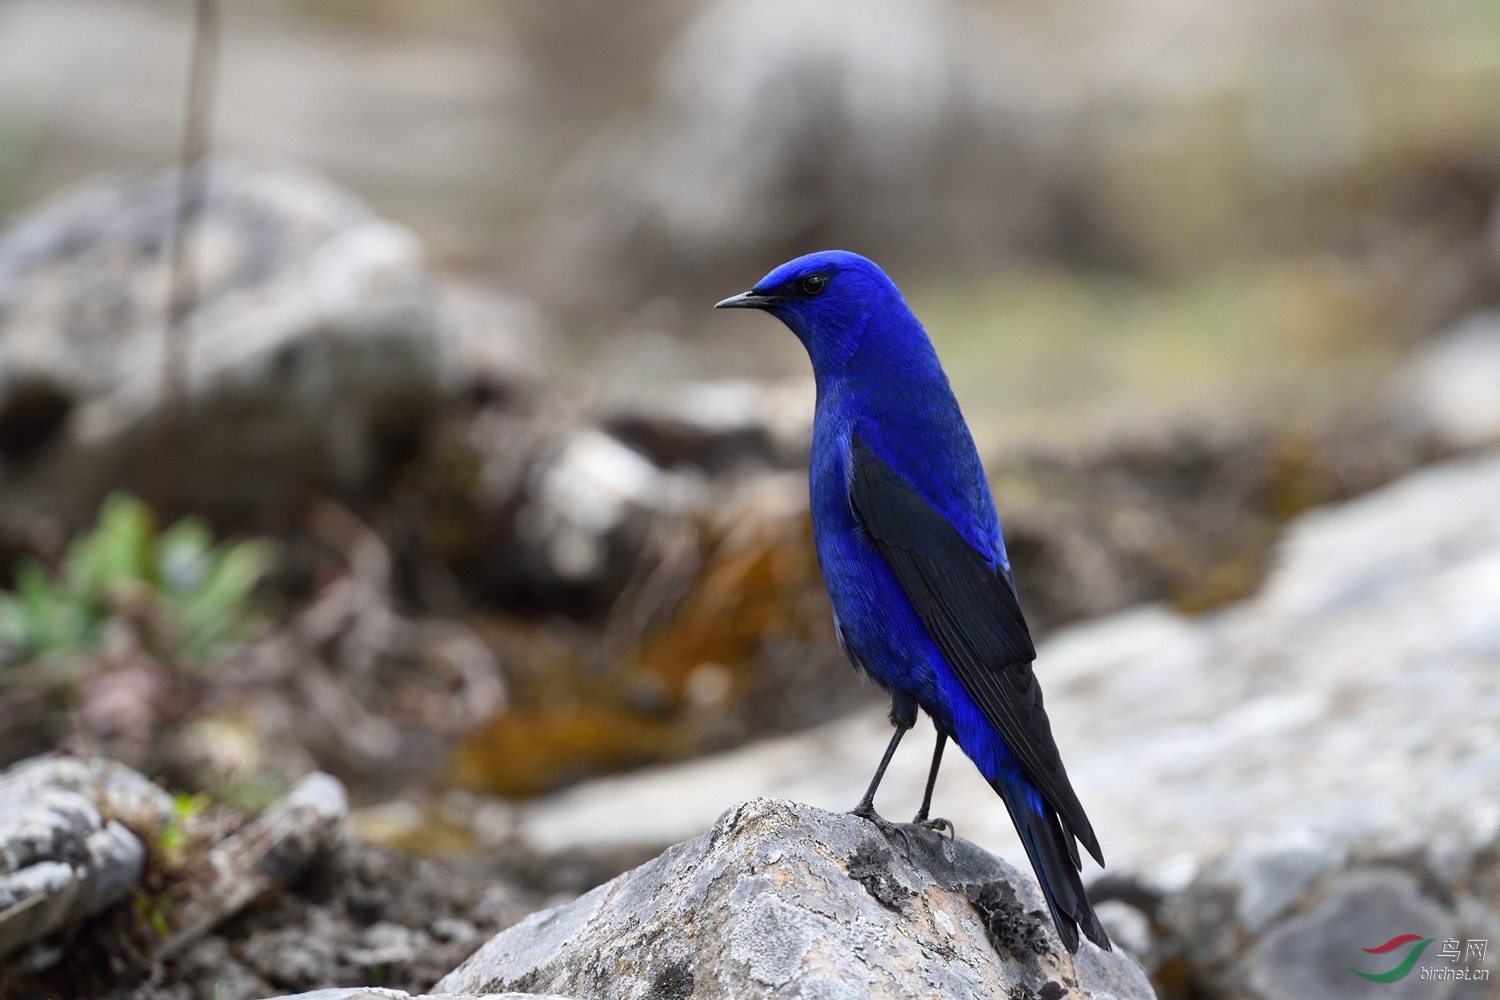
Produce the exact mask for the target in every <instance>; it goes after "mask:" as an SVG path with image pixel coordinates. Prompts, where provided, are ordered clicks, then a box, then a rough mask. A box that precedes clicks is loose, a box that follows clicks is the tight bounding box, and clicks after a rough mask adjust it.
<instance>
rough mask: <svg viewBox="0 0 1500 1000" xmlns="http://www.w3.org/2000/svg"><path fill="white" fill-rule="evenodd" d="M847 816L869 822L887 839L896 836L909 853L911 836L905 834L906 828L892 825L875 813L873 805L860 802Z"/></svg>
mask: <svg viewBox="0 0 1500 1000" xmlns="http://www.w3.org/2000/svg"><path fill="white" fill-rule="evenodd" d="M849 815H851V816H858V817H859V818H860V819H865V820H869V821H870V822H871V823H874V824H875V826H876V827H878V828H879V830H880V832H881V833H883V834H885V835H886V836H887V837H889V836H890V835H891V834H896V835H897V836H899V837H900V838H901V843H902V844H904V845H905V847H906V853H908V854H910V853H911V834H909V833H907V832H906V828H905V827H904V826H903V825H902V824H900V823H892V822H891V821H890V820H888V819H886V818H885V817H884V816H882V815H880V814H879V813H878V812H876V811H875V806H874V804H873V803H870V802H861V803H860V804H859V805H857V806H855V807H854V808H853V809H850V810H849Z"/></svg>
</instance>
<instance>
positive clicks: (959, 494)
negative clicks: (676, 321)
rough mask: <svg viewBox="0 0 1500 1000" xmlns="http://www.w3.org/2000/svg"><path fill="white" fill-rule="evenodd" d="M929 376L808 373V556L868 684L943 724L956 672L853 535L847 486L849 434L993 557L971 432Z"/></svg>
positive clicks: (881, 564) (991, 515)
mask: <svg viewBox="0 0 1500 1000" xmlns="http://www.w3.org/2000/svg"><path fill="white" fill-rule="evenodd" d="M933 364H934V366H935V365H936V358H935V357H934V358H933ZM936 376H937V377H936V379H932V378H930V377H928V376H927V373H925V372H923V371H921V370H920V369H918V370H917V371H903V372H899V373H895V377H892V378H887V379H875V380H871V379H868V378H861V379H858V380H852V379H830V380H820V384H819V387H818V407H817V411H816V415H815V417H814V424H813V448H812V456H811V458H812V460H811V463H810V470H809V471H810V475H811V483H810V487H811V500H812V517H813V534H814V539H815V543H816V546H817V551H818V561H819V564H820V565H821V567H822V570H823V578H824V581H825V582H826V584H827V587H828V596H829V599H830V601H831V602H832V604H833V612H834V618H835V621H836V622H837V624H838V628H839V632H840V639H841V641H842V642H843V644H844V647H845V649H846V650H847V651H848V652H849V654H850V657H851V658H852V659H853V660H855V661H856V663H857V665H858V666H859V667H860V668H861V669H863V670H864V671H866V672H867V673H868V674H870V676H871V677H873V678H874V679H875V680H876V681H877V682H879V683H880V684H881V685H883V686H884V687H886V688H887V689H889V690H892V691H898V692H901V693H904V694H908V695H911V696H912V697H914V698H916V700H917V701H918V702H919V703H920V704H921V705H922V707H923V708H925V709H926V710H927V711H928V712H929V713H930V714H932V715H933V716H934V718H935V719H936V720H937V721H938V723H939V724H940V725H941V726H943V727H944V728H945V729H950V730H951V729H952V728H953V725H952V720H951V718H950V702H952V701H953V700H954V699H953V695H954V688H955V686H956V684H957V682H956V679H955V677H954V675H953V672H952V670H951V668H949V667H948V665H947V663H946V661H945V660H944V659H943V655H942V652H941V651H940V650H939V648H938V646H937V643H936V642H934V641H933V639H932V636H931V635H930V634H929V633H928V631H927V628H926V626H925V625H923V623H922V621H921V619H920V618H918V616H917V613H916V610H915V609H914V608H913V607H912V605H911V602H910V600H909V599H908V598H907V596H906V594H905V592H904V591H903V590H902V589H901V585H900V583H899V582H898V581H897V579H896V577H895V574H894V573H893V572H892V571H891V568H890V566H889V565H888V564H887V562H886V560H885V557H884V556H882V555H881V554H880V552H879V551H878V550H877V549H876V548H875V546H874V545H873V544H872V543H871V542H870V540H869V539H868V538H867V537H866V536H865V535H864V533H863V530H862V529H861V527H860V525H859V523H858V521H857V519H856V517H855V515H854V511H853V509H852V507H851V506H850V501H849V487H848V484H849V474H850V461H851V458H850V456H851V442H852V440H853V438H854V437H855V436H856V435H857V436H858V437H859V438H860V439H861V440H862V441H864V443H865V444H866V445H868V446H869V447H870V448H871V449H872V450H874V451H875V453H876V454H878V455H879V456H880V457H881V458H882V459H884V460H885V461H886V462H887V464H889V465H890V466H891V468H892V469H893V470H895V471H896V473H897V474H899V475H900V476H901V477H902V478H903V479H905V480H907V482H909V483H911V484H912V485H913V486H914V487H915V488H916V489H917V491H918V492H919V493H920V494H921V495H922V496H923V498H924V499H926V500H927V502H928V503H930V504H931V505H932V506H933V507H934V508H935V509H936V510H938V511H939V512H941V513H942V514H943V515H944V516H945V517H946V518H947V519H948V520H949V522H950V523H952V524H953V525H954V526H955V527H956V528H958V529H959V531H960V533H961V534H963V535H964V537H965V538H966V539H968V541H969V543H970V544H971V545H973V546H974V547H975V548H976V549H977V550H978V551H979V552H981V553H983V554H984V555H985V557H986V559H987V560H988V561H989V562H990V563H991V564H992V565H1004V564H1005V551H1004V546H1003V544H1002V543H1001V540H1000V523H999V519H998V517H997V516H996V514H995V507H994V501H993V500H992V499H991V496H990V491H989V486H988V484H987V483H986V482H985V479H984V472H983V468H982V466H981V465H980V463H979V457H978V454H977V452H976V451H975V449H974V444H973V440H972V439H971V438H970V436H969V433H968V430H967V428H966V426H965V425H964V423H963V419H962V416H961V414H960V413H959V410H958V404H957V402H956V401H954V399H953V395H952V392H951V390H950V389H949V387H948V383H947V380H946V378H943V377H942V373H941V371H940V370H939V371H937V372H936ZM961 700H963V701H965V702H967V701H968V699H967V698H963V699H961ZM961 710H962V709H961V708H960V711H961Z"/></svg>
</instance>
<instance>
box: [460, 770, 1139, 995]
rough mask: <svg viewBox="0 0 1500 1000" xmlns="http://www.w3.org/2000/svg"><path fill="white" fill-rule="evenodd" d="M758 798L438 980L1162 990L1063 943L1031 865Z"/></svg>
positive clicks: (1119, 962) (678, 986)
mask: <svg viewBox="0 0 1500 1000" xmlns="http://www.w3.org/2000/svg"><path fill="white" fill-rule="evenodd" d="M909 837H910V840H909V842H907V843H903V841H902V839H901V838H900V837H895V836H892V837H886V836H884V835H883V834H882V833H881V832H880V830H879V828H877V827H876V826H874V825H873V824H871V823H869V822H867V821H865V820H862V819H858V818H856V817H853V816H850V815H847V814H842V813H829V812H825V811H823V810H821V809H815V808H813V807H811V806H805V805H801V804H797V803H792V802H786V801H780V800H769V799H760V800H756V801H754V802H749V803H745V804H742V805H740V806H737V807H735V808H733V809H731V810H730V811H729V812H726V813H725V814H724V815H723V816H722V817H721V818H720V819H719V821H718V822H717V823H716V824H715V825H714V827H713V828H712V829H711V830H710V831H709V832H708V833H706V834H705V835H703V836H702V837H701V838H699V839H697V840H695V841H690V842H687V843H684V844H679V845H677V846H676V847H673V848H671V849H670V850H668V851H667V852H666V853H664V854H662V855H661V856H660V857H658V858H656V859H655V860H653V861H651V862H648V863H647V864H645V865H642V866H641V867H640V868H637V869H635V870H633V871H630V872H627V873H626V874H624V875H621V876H620V877H619V878H617V879H615V880H614V881H612V882H609V883H607V884H605V885H603V886H600V887H599V888H597V889H595V890H594V891H592V892H590V893H588V894H587V895H585V896H583V897H581V898H579V899H577V900H575V901H573V902H571V903H568V904H566V905H563V906H559V907H555V908H553V909H551V910H547V911H544V912H542V913H537V914H533V915H532V916H530V917H528V918H527V919H526V920H524V921H522V922H521V923H520V924H518V925H516V926H515V927H512V928H510V929H509V930H507V931H505V932H503V933H501V934H499V935H498V936H496V937H495V938H493V939H491V940H490V941H489V943H487V944H486V945H484V946H483V947H482V948H480V949H479V951H478V952H476V953H475V954H474V955H473V956H472V957H471V958H470V959H469V960H468V961H466V962H465V963H464V964H462V965H461V966H459V967H458V968H457V969H455V970H454V971H453V972H452V973H451V974H449V975H448V976H446V977H444V978H443V980H442V981H440V982H439V983H438V984H437V986H436V987H435V988H436V989H437V990H439V991H449V992H455V993H462V994H475V993H485V992H489V991H493V990H504V989H519V990H558V991H562V992H563V993H568V994H573V995H576V996H585V997H589V998H590V1000H604V998H606V997H607V998H625V997H633V998H646V997H687V996H693V997H699V998H705V1000H707V998H714V997H770V996H807V997H909V996H940V997H944V998H962V997H993V996H1006V995H1012V996H1013V995H1022V991H1028V992H1025V994H1024V995H1028V996H1031V995H1035V996H1044V997H1049V998H1061V997H1064V996H1069V997H1099V998H1102V997H1153V996H1154V995H1155V994H1154V993H1153V992H1152V990H1151V987H1150V984H1149V983H1148V982H1147V980H1146V978H1145V976H1144V974H1143V973H1142V972H1141V971H1140V969H1139V968H1138V967H1137V966H1136V965H1135V964H1134V963H1133V962H1131V961H1130V960H1129V959H1128V958H1126V957H1124V956H1123V955H1120V954H1118V953H1106V952H1102V951H1100V950H1099V949H1097V948H1094V947H1093V946H1092V945H1090V944H1088V943H1086V942H1085V944H1084V946H1083V950H1082V951H1080V952H1079V953H1078V955H1076V956H1072V957H1071V958H1070V956H1069V955H1068V953H1067V952H1066V951H1065V950H1064V949H1063V948H1062V947H1061V945H1060V944H1059V942H1058V941H1057V938H1056V936H1055V932H1054V931H1053V929H1052V924H1051V920H1050V918H1049V917H1048V916H1047V914H1046V911H1045V904H1044V903H1043V901H1042V898H1041V895H1040V892H1039V890H1038V889H1037V887H1036V885H1035V883H1034V882H1032V881H1031V880H1030V879H1029V878H1027V877H1025V876H1023V875H1021V874H1020V873H1019V872H1017V871H1016V870H1015V869H1014V868H1012V867H1011V866H1010V865H1008V864H1006V863H1005V862H1003V861H1000V860H999V859H997V858H994V857H992V856H990V855H988V854H986V853H985V852H983V851H981V850H980V849H978V848H977V847H975V846H974V845H972V844H969V843H967V842H965V841H962V840H951V839H947V838H944V837H941V836H939V835H937V834H933V833H930V832H927V831H921V830H912V831H910V833H909Z"/></svg>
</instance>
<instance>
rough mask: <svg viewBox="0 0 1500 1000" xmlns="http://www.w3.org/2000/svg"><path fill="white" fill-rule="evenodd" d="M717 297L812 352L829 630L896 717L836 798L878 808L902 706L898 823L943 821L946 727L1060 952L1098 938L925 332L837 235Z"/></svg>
mask: <svg viewBox="0 0 1500 1000" xmlns="http://www.w3.org/2000/svg"><path fill="white" fill-rule="evenodd" d="M717 308H720V309H761V310H764V311H766V312H768V313H770V314H771V315H773V316H775V317H776V318H777V319H779V320H781V321H782V322H783V323H785V324H786V325H787V326H788V327H790V328H791V330H792V332H793V333H795V334H796V335H797V337H798V339H800V340H801V341H802V344H803V346H804V347H806V348H807V353H808V356H809V357H810V358H811V359H812V366H813V374H814V376H815V377H816V380H817V390H818V401H817V410H816V413H815V415H814V418H813V443H812V465H811V470H810V475H811V491H812V518H813V534H814V537H815V541H816V544H817V550H818V562H819V564H820V565H821V566H822V569H823V579H824V582H825V583H826V585H827V587H828V596H829V598H830V600H831V601H832V603H833V620H834V629H835V631H836V633H837V635H838V639H839V644H840V645H841V646H842V647H843V650H844V654H845V655H846V656H848V658H849V660H850V661H851V662H852V663H853V664H854V666H855V667H856V668H857V669H859V670H862V671H863V672H865V673H866V674H868V675H869V676H870V677H872V678H874V680H875V681H876V682H877V683H878V684H880V685H881V686H882V687H883V688H885V690H886V691H888V692H889V693H890V696H891V722H892V723H893V724H894V725H895V727H896V732H895V734H894V735H893V736H892V737H891V742H890V745H889V746H888V747H887V748H886V751H885V756H884V757H883V758H882V759H881V761H880V766H879V768H878V769H877V770H876V772H875V777H874V779H873V780H872V781H871V782H870V787H869V789H868V790H867V791H866V792H865V795H864V798H863V799H862V800H861V801H860V803H859V805H858V806H856V807H855V809H854V812H855V813H856V814H858V815H861V816H865V817H868V818H870V819H872V820H874V821H876V822H880V823H883V822H884V821H883V820H881V819H880V818H879V817H878V816H877V815H876V813H875V804H874V800H875V790H876V789H877V788H878V787H879V785H880V779H881V777H882V776H883V775H884V774H885V769H886V767H887V766H888V765H889V764H890V761H891V757H892V755H894V754H895V752H896V746H897V744H899V743H900V742H901V737H902V736H903V735H905V733H906V731H907V730H908V729H910V728H911V727H912V726H913V725H914V724H915V723H916V719H917V710H918V709H919V708H920V709H921V710H922V711H925V712H926V713H927V714H928V715H929V716H930V717H931V718H932V721H933V724H934V725H935V727H936V728H937V733H938V736H937V746H936V748H935V749H934V751H933V755H932V769H931V771H930V773H929V775H928V779H927V791H926V794H925V796H924V797H923V800H922V808H921V811H920V812H919V813H918V814H917V817H916V820H915V821H914V822H919V823H928V824H929V825H947V824H946V822H945V821H941V820H932V821H929V820H928V818H927V816H928V810H929V809H930V807H931V804H932V789H933V784H934V783H935V782H936V780H937V774H938V767H939V765H940V764H941V762H942V756H943V747H944V745H945V744H946V742H947V740H948V739H950V738H951V739H953V740H954V741H955V742H957V743H958V745H959V747H960V748H961V749H962V750H963V752H964V753H965V754H967V755H968V757H969V759H970V760H972V761H973V762H974V764H975V766H976V767H978V768H979V771H980V773H981V774H983V775H984V777H985V779H986V780H988V781H989V783H990V786H991V787H992V788H994V789H995V791H996V792H997V793H999V795H1000V797H1001V799H1003V800H1004V802H1005V806H1006V808H1007V809H1008V810H1009V811H1010V816H1011V819H1012V820H1013V821H1014V822H1015V826H1016V832H1017V833H1019V834H1020V837H1021V843H1022V844H1023V845H1025V848H1026V855H1027V857H1028V858H1030V859H1031V865H1032V868H1033V869H1035V871H1036V876H1037V881H1038V882H1040V883H1041V886H1042V892H1043V894H1044V895H1045V896H1046V897H1047V905H1048V907H1049V908H1050V909H1051V911H1052V920H1053V923H1054V924H1055V925H1056V926H1057V931H1058V934H1059V936H1060V937H1061V938H1062V941H1063V943H1064V944H1065V945H1067V947H1068V950H1069V951H1076V950H1077V949H1078V930H1079V928H1082V930H1083V933H1084V934H1086V935H1087V936H1088V938H1089V940H1091V941H1093V942H1094V943H1095V944H1097V945H1099V946H1100V947H1101V948H1109V946H1110V945H1109V938H1108V937H1107V936H1106V935H1105V933H1104V928H1103V927H1101V926H1100V925H1099V919H1098V917H1097V916H1095V914H1094V909H1093V907H1092V906H1091V905H1090V904H1089V900H1088V896H1087V895H1086V894H1085V892H1084V888H1083V882H1082V880H1081V879H1080V877H1079V871H1080V870H1081V868H1082V862H1081V861H1080V859H1079V854H1078V847H1077V843H1075V841H1076V842H1081V843H1082V844H1083V846H1084V848H1085V849H1087V851H1088V852H1089V854H1091V855H1093V857H1094V859H1095V860H1096V861H1098V862H1099V863H1100V864H1101V865H1102V864H1103V863H1104V856H1103V854H1102V852H1101V851H1100V849H1099V840H1098V838H1097V837H1096V836H1095V835H1094V830H1093V827H1092V826H1090V825H1089V820H1088V817H1087V816H1086V815H1084V812H1083V806H1082V805H1081V804H1080V803H1079V801H1078V796H1077V794H1076V793H1075V792H1074V791H1073V786H1072V784H1071V783H1070V782H1069V781H1068V774H1067V771H1066V770H1064V768H1063V763H1062V758H1061V757H1060V756H1059V755H1058V752H1057V744H1056V743H1055V742H1054V741H1053V738H1052V727H1051V725H1050V723H1049V722H1048V721H1047V713H1046V711H1045V710H1044V709H1043V707H1042V691H1041V688H1040V687H1039V686H1038V685H1037V680H1036V675H1035V674H1034V673H1033V672H1032V669H1031V661H1032V660H1033V659H1035V658H1036V650H1035V648H1034V647H1033V646H1032V642H1031V635H1030V632H1029V631H1028V630H1027V628H1026V621H1025V619H1024V618H1022V616H1021V607H1020V603H1019V601H1018V599H1017V596H1016V588H1015V583H1014V581H1013V580H1012V578H1011V572H1010V560H1009V559H1008V558H1007V557H1006V554H1005V543H1004V541H1003V540H1002V538H1001V535H1000V518H999V515H997V514H996V513H995V501H994V499H993V498H992V497H991V496H990V488H989V484H988V482H987V481H986V480H985V475H984V469H983V467H982V466H981V465H980V463H979V454H978V452H977V451H976V450H975V448H974V439H973V437H972V436H971V435H970V433H969V428H968V425H967V424H965V423H964V418H963V414H962V413H960V412H959V408H958V401H957V400H956V399H954V397H953V390H952V389H951V388H950V387H949V385H948V378H947V376H946V375H944V374H943V369H942V366H941V365H940V364H939V363H938V357H937V352H936V351H934V350H933V347H932V342H931V341H930V340H928V338H927V332H926V331H925V330H924V329H923V328H922V324H921V323H919V322H918V321H917V318H916V317H915V316H913V315H912V313H911V310H910V309H908V308H907V305H906V301H905V300H904V299H903V298H902V297H901V293H900V291H898V290H897V288H896V286H895V285H894V284H892V282H891V280H890V278H888V277H886V275H885V272H884V271H882V270H881V269H880V268H879V267H877V266H876V265H875V264H874V263H873V262H871V261H869V260H866V259H865V258H863V257H860V256H859V255H857V254H853V253H847V252H844V251H837V250H833V251H824V252H821V253H814V254H809V255H807V256H805V257H798V258H797V259H796V260H793V261H790V262H788V263H786V264H783V265H781V266H780V267H778V268H776V269H775V270H774V271H772V272H771V273H770V274H768V275H766V276H765V277H764V278H762V279H761V280H760V282H759V283H758V284H756V286H755V287H754V288H752V289H751V290H750V291H748V292H745V293H744V294H742V295H736V296H733V297H732V298H728V299H725V300H724V301H722V302H720V303H719V304H718V307H717Z"/></svg>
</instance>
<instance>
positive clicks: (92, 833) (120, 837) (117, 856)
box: [0, 756, 172, 956]
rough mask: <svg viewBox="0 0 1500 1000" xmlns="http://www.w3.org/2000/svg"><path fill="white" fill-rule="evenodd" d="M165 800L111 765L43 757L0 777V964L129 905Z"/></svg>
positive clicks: (167, 810)
mask: <svg viewBox="0 0 1500 1000" xmlns="http://www.w3.org/2000/svg"><path fill="white" fill-rule="evenodd" d="M171 814H172V799H171V797H170V796H169V795H167V793H166V792H164V791H162V790H161V789H160V788H157V787H156V786H155V785H153V784H151V783H150V782H149V781H147V780H146V778H145V777H143V776H142V775H140V774H137V773H136V772H134V771H131V770H130V769H129V768H127V767H124V766H123V765H121V764H118V763H115V762H113V761H102V760H96V761H85V760H80V759H77V758H72V757H62V756H47V757H38V758H34V759H32V760H28V761H23V762H22V763H20V764H17V765H15V766H14V767H12V768H10V769H9V770H7V771H6V772H4V773H3V774H0V956H4V955H8V954H10V953H12V952H14V951H16V950H17V949H18V948H20V947H22V946H24V945H27V944H30V943H31V942H34V941H37V940H39V939H41V938H43V937H46V936H47V935H48V934H51V933H52V932H53V931H56V930H58V929H59V928H62V927H66V926H67V925H69V924H72V923H75V922H77V921H79V920H82V919H84V918H85V917H88V916H92V915H93V914H95V913H99V912H100V911H102V910H104V909H106V908H107V907H109V906H112V905H113V904H115V903H117V902H120V901H121V900H123V899H125V898H126V897H127V896H129V894H130V892H131V890H132V889H133V888H134V887H135V884H136V882H137V881H138V880H139V879H140V877H141V873H142V871H143V870H144V868H145V863H146V850H145V847H144V846H143V845H142V843H141V840H140V838H139V836H138V835H137V831H138V832H139V834H141V835H145V836H150V835H151V834H152V833H153V832H155V831H156V830H158V829H159V828H160V827H161V826H162V825H163V824H165V823H166V822H167V820H168V818H169V817H170V816H171Z"/></svg>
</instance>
